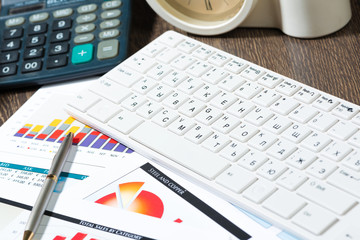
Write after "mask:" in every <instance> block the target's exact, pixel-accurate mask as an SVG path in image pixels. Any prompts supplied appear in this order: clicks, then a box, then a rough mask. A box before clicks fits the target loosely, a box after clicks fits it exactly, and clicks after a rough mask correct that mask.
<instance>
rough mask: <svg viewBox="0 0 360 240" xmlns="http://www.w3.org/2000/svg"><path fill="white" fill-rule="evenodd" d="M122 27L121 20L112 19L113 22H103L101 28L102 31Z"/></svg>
mask: <svg viewBox="0 0 360 240" xmlns="http://www.w3.org/2000/svg"><path fill="white" fill-rule="evenodd" d="M118 26H120V20H119V19H111V20H106V21H103V22H102V23H100V28H101V29H109V28H115V27H118Z"/></svg>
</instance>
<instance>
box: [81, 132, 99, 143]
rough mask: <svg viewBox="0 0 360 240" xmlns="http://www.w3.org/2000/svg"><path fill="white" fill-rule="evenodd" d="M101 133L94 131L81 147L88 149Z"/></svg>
mask: <svg viewBox="0 0 360 240" xmlns="http://www.w3.org/2000/svg"><path fill="white" fill-rule="evenodd" d="M99 134H100V132H98V131H95V130H94V131H92V132H91V133H90V134H89V135H88V137H87V138H85V140H84V141H83V142H82V143H81V144H80V145H79V146H82V147H88V146H90V144H91V143H92V142H93V141H94V140H95V139H96V138H97V137H98V136H99Z"/></svg>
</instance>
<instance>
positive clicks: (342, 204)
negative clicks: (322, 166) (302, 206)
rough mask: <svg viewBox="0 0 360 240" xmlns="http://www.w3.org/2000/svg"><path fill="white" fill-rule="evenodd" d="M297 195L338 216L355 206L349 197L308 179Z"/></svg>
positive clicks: (324, 184) (328, 186)
mask: <svg viewBox="0 0 360 240" xmlns="http://www.w3.org/2000/svg"><path fill="white" fill-rule="evenodd" d="M298 193H299V194H300V195H302V196H304V197H306V198H307V199H309V200H310V201H313V202H314V203H317V204H319V205H320V206H323V207H325V208H327V209H329V210H330V211H333V212H334V213H336V214H338V215H343V214H344V213H345V212H347V211H348V210H349V209H350V208H352V207H353V206H354V205H355V204H356V202H355V200H354V199H353V198H352V197H350V195H348V194H346V193H343V192H341V191H339V190H338V189H336V188H334V187H332V186H330V185H328V184H326V183H322V182H320V181H319V180H314V179H310V180H309V181H307V182H306V183H305V184H303V185H302V186H301V187H300V188H299V190H298ZM339 199H341V201H339Z"/></svg>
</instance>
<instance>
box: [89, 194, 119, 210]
mask: <svg viewBox="0 0 360 240" xmlns="http://www.w3.org/2000/svg"><path fill="white" fill-rule="evenodd" d="M95 203H100V204H103V205H106V206H110V207H119V205H118V202H117V199H116V194H115V193H110V194H108V195H106V196H104V197H102V198H100V199H98V200H96V201H95Z"/></svg>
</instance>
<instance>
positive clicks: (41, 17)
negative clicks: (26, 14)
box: [29, 12, 49, 23]
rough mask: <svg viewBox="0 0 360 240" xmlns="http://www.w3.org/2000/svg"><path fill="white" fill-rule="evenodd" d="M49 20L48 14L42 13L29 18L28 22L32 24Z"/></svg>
mask: <svg viewBox="0 0 360 240" xmlns="http://www.w3.org/2000/svg"><path fill="white" fill-rule="evenodd" d="M48 18H49V13H47V12H42V13H36V14H33V15H31V16H30V18H29V20H30V22H32V23H37V22H42V21H45V20H46V19H48Z"/></svg>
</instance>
